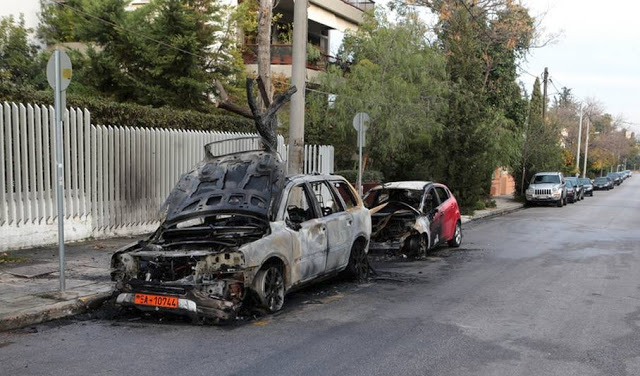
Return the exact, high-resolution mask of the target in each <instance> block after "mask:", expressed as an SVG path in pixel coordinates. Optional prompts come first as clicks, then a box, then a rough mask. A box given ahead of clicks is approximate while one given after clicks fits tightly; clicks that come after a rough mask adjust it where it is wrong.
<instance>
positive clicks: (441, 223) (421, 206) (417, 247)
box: [363, 181, 462, 255]
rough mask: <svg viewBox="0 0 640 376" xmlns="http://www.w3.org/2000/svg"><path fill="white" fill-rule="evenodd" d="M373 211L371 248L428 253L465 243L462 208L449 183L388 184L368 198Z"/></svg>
mask: <svg viewBox="0 0 640 376" xmlns="http://www.w3.org/2000/svg"><path fill="white" fill-rule="evenodd" d="M363 201H364V202H365V205H366V206H367V207H368V208H369V209H370V210H371V221H372V232H371V244H370V249H371V250H387V251H400V252H402V253H405V254H414V255H420V254H426V252H427V251H428V250H429V249H431V248H433V247H436V246H438V245H440V244H442V243H445V242H446V243H448V244H449V245H450V246H452V247H459V246H460V244H461V243H462V230H461V223H462V222H461V220H460V209H459V208H458V203H457V201H456V199H455V197H454V196H453V194H452V193H451V191H450V190H449V188H447V187H446V186H444V185H442V184H438V183H432V182H426V181H404V182H393V183H387V184H384V185H381V186H377V187H375V188H373V189H371V190H370V191H369V192H368V193H367V195H366V196H365V197H364V199H363Z"/></svg>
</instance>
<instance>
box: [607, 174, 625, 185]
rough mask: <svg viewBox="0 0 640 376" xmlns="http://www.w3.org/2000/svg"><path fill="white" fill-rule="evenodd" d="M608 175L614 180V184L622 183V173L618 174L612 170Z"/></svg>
mask: <svg viewBox="0 0 640 376" xmlns="http://www.w3.org/2000/svg"><path fill="white" fill-rule="evenodd" d="M607 177H608V178H611V180H613V185H620V184H622V178H621V177H620V174H618V173H617V172H610V173H608V174H607Z"/></svg>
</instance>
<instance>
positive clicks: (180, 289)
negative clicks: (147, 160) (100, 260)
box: [111, 143, 371, 320]
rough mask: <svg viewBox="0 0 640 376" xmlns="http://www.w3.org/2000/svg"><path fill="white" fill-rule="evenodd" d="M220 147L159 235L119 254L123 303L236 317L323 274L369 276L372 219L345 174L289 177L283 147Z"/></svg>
mask: <svg viewBox="0 0 640 376" xmlns="http://www.w3.org/2000/svg"><path fill="white" fill-rule="evenodd" d="M214 144H216V143H212V144H208V145H207V146H206V147H205V149H206V157H205V159H204V160H203V161H202V162H200V163H199V164H198V165H197V166H196V167H195V168H194V169H193V170H192V171H191V172H189V173H186V174H184V175H183V176H182V177H181V178H180V180H179V182H178V183H177V185H176V187H175V188H174V189H173V191H172V192H171V194H170V195H169V197H168V198H167V200H166V202H165V204H164V205H163V209H162V210H163V213H164V219H163V220H162V222H161V224H160V226H159V228H158V229H157V230H156V232H155V233H154V234H153V235H152V236H151V237H150V238H149V239H147V240H145V241H140V242H138V243H136V244H132V245H129V246H127V247H124V248H122V249H120V250H118V251H117V252H116V253H115V254H114V255H113V257H112V259H111V268H112V269H111V270H112V272H111V277H112V280H114V281H116V290H117V293H118V296H117V298H116V303H118V304H121V305H130V306H135V307H136V308H138V309H141V310H154V311H166V312H172V313H178V314H185V315H190V316H192V317H193V318H198V319H201V318H211V319H214V320H227V319H232V318H234V317H235V316H236V315H237V313H238V312H239V310H240V308H241V307H243V306H244V305H245V304H246V303H248V302H252V303H258V305H260V306H262V307H263V308H264V309H265V310H266V311H268V312H275V311H278V310H280V308H281V307H282V305H283V303H284V297H285V295H286V294H287V292H289V291H290V290H292V289H294V288H297V287H300V286H302V285H304V284H306V283H309V282H311V281H315V280H318V279H320V278H325V277H328V276H331V275H334V274H337V273H339V272H342V271H345V272H348V273H350V274H352V275H354V276H356V277H359V278H362V277H365V276H366V275H367V273H368V271H369V265H368V263H367V252H368V245H369V244H368V243H369V236H370V233H371V218H370V215H369V211H368V210H367V209H366V208H365V207H364V206H363V203H362V201H361V200H360V199H359V198H358V196H357V194H356V192H355V190H354V189H353V187H352V186H351V185H350V184H349V183H348V182H347V181H346V180H345V179H344V178H342V177H340V176H337V175H297V176H290V177H286V176H285V173H284V164H283V162H282V160H281V159H280V157H279V155H278V154H277V153H276V152H270V151H265V150H263V149H260V148H257V150H249V151H244V152H241V153H233V154H226V155H216V154H215V153H213V150H214V149H215V148H214V146H215V145H214Z"/></svg>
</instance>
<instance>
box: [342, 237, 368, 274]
mask: <svg viewBox="0 0 640 376" xmlns="http://www.w3.org/2000/svg"><path fill="white" fill-rule="evenodd" d="M347 272H348V273H349V275H351V276H352V277H353V278H354V279H355V280H356V281H364V280H366V279H367V277H369V259H368V258H367V253H366V252H365V247H364V243H363V242H361V241H357V242H355V244H353V247H352V248H351V254H350V255H349V263H348V264H347Z"/></svg>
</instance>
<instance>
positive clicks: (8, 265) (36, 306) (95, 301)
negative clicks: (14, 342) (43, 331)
mask: <svg viewBox="0 0 640 376" xmlns="http://www.w3.org/2000/svg"><path fill="white" fill-rule="evenodd" d="M139 238H142V236H141V237H139ZM137 239H138V238H116V239H104V240H93V241H88V242H82V243H73V244H68V245H67V246H66V247H65V260H66V263H65V265H66V267H65V281H66V291H65V292H64V293H62V292H60V282H59V281H60V274H59V259H58V247H57V245H54V246H48V247H40V248H34V249H26V250H18V251H7V252H0V331H5V330H10V329H15V328H20V327H24V326H29V325H34V324H38V323H41V322H45V321H49V320H55V319H59V318H63V317H68V316H73V315H77V314H80V313H83V312H85V311H87V310H88V309H91V308H95V307H98V306H99V305H100V304H102V302H103V301H104V300H105V299H107V298H108V297H110V296H111V291H112V290H113V284H112V282H111V279H110V276H109V262H110V259H111V254H113V252H114V251H115V250H116V249H118V248H120V247H121V246H124V245H126V244H129V243H132V242H134V241H136V240H137Z"/></svg>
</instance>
